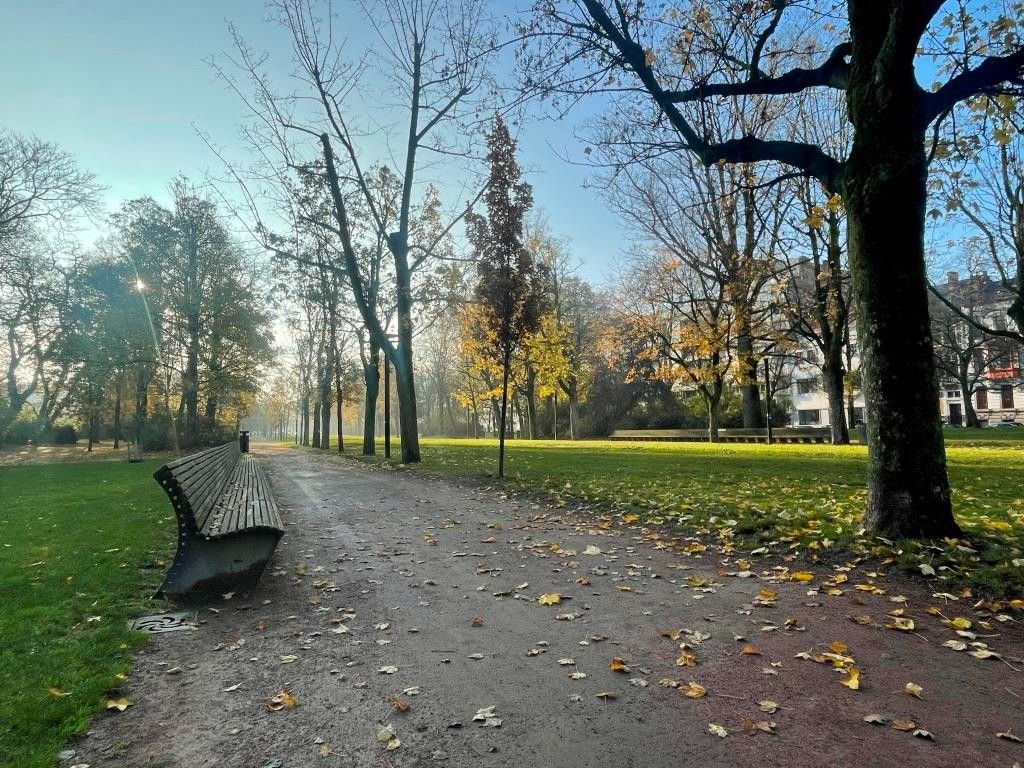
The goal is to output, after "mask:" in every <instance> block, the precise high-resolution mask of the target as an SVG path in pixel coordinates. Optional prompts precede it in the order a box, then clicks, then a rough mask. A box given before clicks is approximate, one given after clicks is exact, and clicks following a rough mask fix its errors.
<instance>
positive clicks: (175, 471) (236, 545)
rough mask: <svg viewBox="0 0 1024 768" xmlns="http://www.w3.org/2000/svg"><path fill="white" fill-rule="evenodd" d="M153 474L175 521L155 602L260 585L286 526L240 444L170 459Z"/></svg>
mask: <svg viewBox="0 0 1024 768" xmlns="http://www.w3.org/2000/svg"><path fill="white" fill-rule="evenodd" d="M153 477H154V478H155V479H156V481H157V482H158V483H160V487H162V488H163V489H164V491H166V493H167V496H168V498H170V500H171V505H172V506H173V507H174V512H175V514H176V515H177V518H178V551H177V552H176V553H175V555H174V563H173V564H172V565H171V568H170V570H169V571H168V573H167V577H166V578H165V579H164V583H163V585H162V586H161V587H160V590H159V591H158V592H157V595H156V596H157V597H172V598H173V597H183V596H185V595H187V594H189V593H200V594H209V593H214V592H222V591H225V590H231V589H233V588H236V587H241V586H247V585H251V584H254V583H255V582H257V581H258V580H259V578H260V576H261V575H262V573H263V570H264V568H266V566H267V563H268V562H269V560H270V557H271V555H273V554H274V549H275V548H276V547H277V542H278V540H279V539H280V538H281V534H282V533H284V525H283V523H282V522H281V515H280V514H279V513H278V510H277V504H276V502H275V501H274V496H273V494H272V493H271V491H270V484H269V483H268V482H267V478H266V476H265V475H264V474H263V470H262V469H261V468H260V466H259V464H257V463H256V460H255V459H254V458H253V457H252V455H251V454H249V453H242V452H241V451H240V449H239V445H238V441H233V442H230V443H225V444H224V445H221V446H218V447H216V448H210V449H208V450H205V451H200V452H199V453H193V454H192V455H191V456H185V457H184V458H182V459H178V460H177V461H172V462H170V463H169V464H165V465H164V466H162V467H160V469H158V470H157V471H156V473H155V474H154V475H153Z"/></svg>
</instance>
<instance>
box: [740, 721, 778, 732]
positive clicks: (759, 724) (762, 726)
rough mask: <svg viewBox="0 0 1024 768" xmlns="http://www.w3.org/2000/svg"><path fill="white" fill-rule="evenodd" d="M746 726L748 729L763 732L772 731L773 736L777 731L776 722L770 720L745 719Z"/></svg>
mask: <svg viewBox="0 0 1024 768" xmlns="http://www.w3.org/2000/svg"><path fill="white" fill-rule="evenodd" d="M743 725H744V727H745V728H746V729H747V730H748V731H751V732H753V731H761V732H762V733H770V734H772V735H773V736H774V735H775V734H776V733H777V731H776V730H775V725H776V724H775V722H774V721H770V720H744V721H743Z"/></svg>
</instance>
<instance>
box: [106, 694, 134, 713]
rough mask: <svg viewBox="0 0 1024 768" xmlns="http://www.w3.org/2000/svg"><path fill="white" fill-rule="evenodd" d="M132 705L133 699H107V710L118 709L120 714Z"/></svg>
mask: <svg viewBox="0 0 1024 768" xmlns="http://www.w3.org/2000/svg"><path fill="white" fill-rule="evenodd" d="M131 705H132V702H131V699H125V698H123V697H122V698H120V699H107V702H106V707H107V709H116V710H117V711H118V712H124V711H125V710H126V709H128V707H130V706H131Z"/></svg>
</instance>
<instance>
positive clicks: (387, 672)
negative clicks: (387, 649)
mask: <svg viewBox="0 0 1024 768" xmlns="http://www.w3.org/2000/svg"><path fill="white" fill-rule="evenodd" d="M377 671H378V672H379V673H381V674H383V675H393V674H395V672H397V671H398V667H393V666H391V665H388V666H386V667H378V668H377Z"/></svg>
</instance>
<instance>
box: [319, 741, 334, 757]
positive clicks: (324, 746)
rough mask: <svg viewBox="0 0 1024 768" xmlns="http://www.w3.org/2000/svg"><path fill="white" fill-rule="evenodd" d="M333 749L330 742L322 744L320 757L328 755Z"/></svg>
mask: <svg viewBox="0 0 1024 768" xmlns="http://www.w3.org/2000/svg"><path fill="white" fill-rule="evenodd" d="M331 751H332V750H331V745H330V744H321V745H320V757H328V756H329V755H330V754H331Z"/></svg>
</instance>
